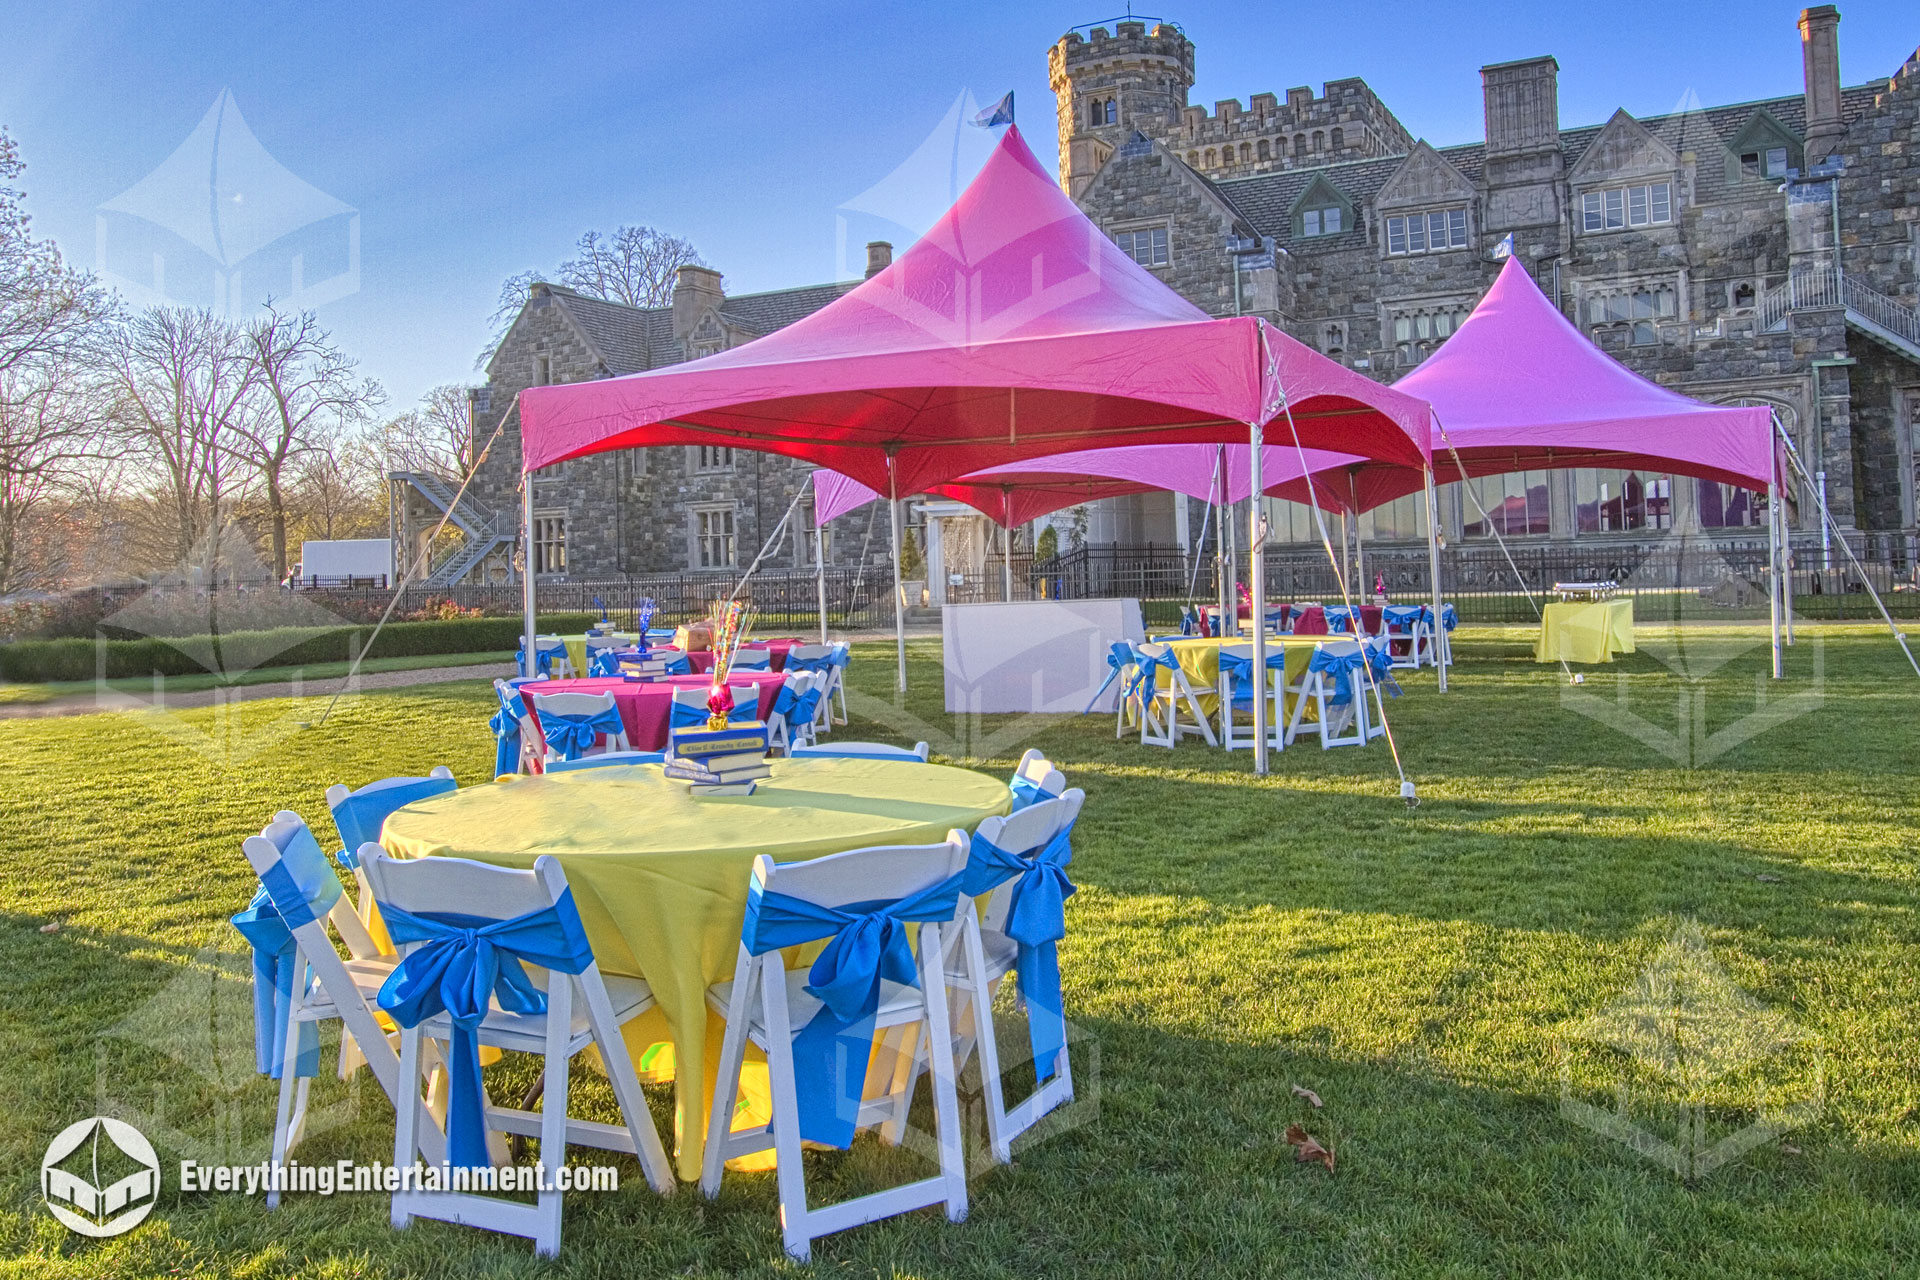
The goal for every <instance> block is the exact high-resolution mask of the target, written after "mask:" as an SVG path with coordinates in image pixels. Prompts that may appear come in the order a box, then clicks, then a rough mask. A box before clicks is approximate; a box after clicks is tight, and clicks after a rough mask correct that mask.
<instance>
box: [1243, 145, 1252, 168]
mask: <svg viewBox="0 0 1920 1280" xmlns="http://www.w3.org/2000/svg"><path fill="white" fill-rule="evenodd" d="M1240 163H1241V164H1252V163H1253V144H1252V143H1251V142H1243V143H1241V144H1240Z"/></svg>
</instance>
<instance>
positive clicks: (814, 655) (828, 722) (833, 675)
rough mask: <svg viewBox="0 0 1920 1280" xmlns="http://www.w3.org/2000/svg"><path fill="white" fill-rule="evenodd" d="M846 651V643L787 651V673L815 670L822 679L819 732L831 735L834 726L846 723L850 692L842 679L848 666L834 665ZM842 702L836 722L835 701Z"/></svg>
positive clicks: (796, 646) (796, 648) (817, 645)
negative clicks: (836, 697) (837, 698)
mask: <svg viewBox="0 0 1920 1280" xmlns="http://www.w3.org/2000/svg"><path fill="white" fill-rule="evenodd" d="M845 649H846V645H844V644H796V645H794V646H793V647H792V648H790V649H788V650H787V659H786V664H785V666H784V668H783V669H784V670H787V671H812V672H815V673H816V674H817V675H819V676H820V677H821V684H820V690H821V692H820V705H819V707H818V708H817V711H818V720H819V727H818V730H817V732H820V733H831V732H832V731H833V726H834V725H835V724H836V723H838V724H845V723H846V722H847V689H846V682H845V681H844V680H843V679H842V672H843V671H844V670H845V667H844V666H842V665H840V664H839V663H837V662H835V661H834V659H835V657H836V656H837V655H839V654H840V653H842V652H843V651H844V650H845ZM835 696H838V697H839V699H840V715H839V718H838V719H837V720H836V719H835V717H834V713H833V700H834V698H835Z"/></svg>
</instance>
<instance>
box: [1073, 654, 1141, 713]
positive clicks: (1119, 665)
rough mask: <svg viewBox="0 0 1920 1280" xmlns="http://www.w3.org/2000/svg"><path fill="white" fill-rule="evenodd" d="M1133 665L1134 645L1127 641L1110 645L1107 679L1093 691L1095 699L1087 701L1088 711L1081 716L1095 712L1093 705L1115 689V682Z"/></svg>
mask: <svg viewBox="0 0 1920 1280" xmlns="http://www.w3.org/2000/svg"><path fill="white" fill-rule="evenodd" d="M1133 664H1134V656H1133V646H1132V645H1130V644H1128V643H1127V642H1126V641H1125V640H1115V641H1114V642H1113V643H1112V644H1110V645H1108V646H1107V678H1106V679H1105V680H1102V681H1101V682H1100V687H1099V688H1098V689H1095V690H1094V691H1093V697H1091V698H1089V699H1087V707H1086V710H1085V711H1082V712H1081V713H1080V714H1081V715H1083V716H1084V715H1087V714H1088V713H1090V712H1091V711H1092V710H1093V704H1094V703H1096V702H1098V701H1100V699H1101V698H1102V697H1103V696H1104V695H1105V694H1106V692H1107V690H1108V689H1110V688H1112V687H1113V682H1114V681H1115V680H1118V679H1119V678H1120V673H1121V672H1122V671H1125V670H1126V669H1127V668H1128V667H1130V666H1132V665H1133Z"/></svg>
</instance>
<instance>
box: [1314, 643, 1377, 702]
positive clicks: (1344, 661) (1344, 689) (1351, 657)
mask: <svg viewBox="0 0 1920 1280" xmlns="http://www.w3.org/2000/svg"><path fill="white" fill-rule="evenodd" d="M1368 659H1369V654H1368V651H1367V650H1365V649H1360V650H1356V651H1354V652H1352V653H1333V652H1331V651H1329V650H1328V649H1326V648H1325V647H1324V646H1323V647H1320V648H1316V649H1315V650H1314V651H1313V659H1312V661H1310V662H1308V663H1307V670H1309V671H1318V672H1320V673H1322V674H1323V675H1325V676H1327V677H1328V678H1329V679H1330V681H1331V683H1332V684H1333V696H1332V697H1331V698H1329V699H1327V701H1328V702H1331V703H1332V704H1334V705H1335V706H1340V705H1343V704H1345V703H1348V702H1351V701H1353V686H1352V682H1351V681H1350V680H1349V679H1348V677H1349V676H1351V675H1352V674H1353V673H1354V672H1356V671H1358V670H1360V668H1361V667H1362V666H1363V665H1366V664H1367V662H1368Z"/></svg>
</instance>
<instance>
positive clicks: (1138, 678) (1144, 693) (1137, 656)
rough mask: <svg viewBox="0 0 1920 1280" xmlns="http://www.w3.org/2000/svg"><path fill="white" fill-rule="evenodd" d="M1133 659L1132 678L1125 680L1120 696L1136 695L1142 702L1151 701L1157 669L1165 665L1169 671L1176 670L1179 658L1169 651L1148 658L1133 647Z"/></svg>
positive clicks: (1130, 696)
mask: <svg viewBox="0 0 1920 1280" xmlns="http://www.w3.org/2000/svg"><path fill="white" fill-rule="evenodd" d="M1108 661H1112V659H1111V658H1109V659H1108ZM1133 661H1134V664H1135V671H1134V676H1133V679H1132V680H1130V681H1128V682H1127V684H1126V686H1125V687H1124V689H1123V690H1122V692H1121V695H1120V696H1121V697H1122V698H1123V699H1131V698H1134V697H1138V698H1139V699H1140V700H1141V701H1142V702H1151V701H1152V700H1153V693H1154V689H1155V687H1156V685H1157V683H1158V682H1157V680H1156V673H1157V672H1158V670H1159V669H1160V668H1161V667H1165V668H1166V669H1167V670H1169V671H1178V670H1179V669H1180V659H1178V658H1176V657H1174V656H1173V655H1172V654H1171V653H1163V654H1161V655H1160V656H1159V657H1157V658H1149V657H1148V656H1147V655H1146V654H1144V653H1142V652H1140V651H1139V650H1138V649H1135V650H1133Z"/></svg>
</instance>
